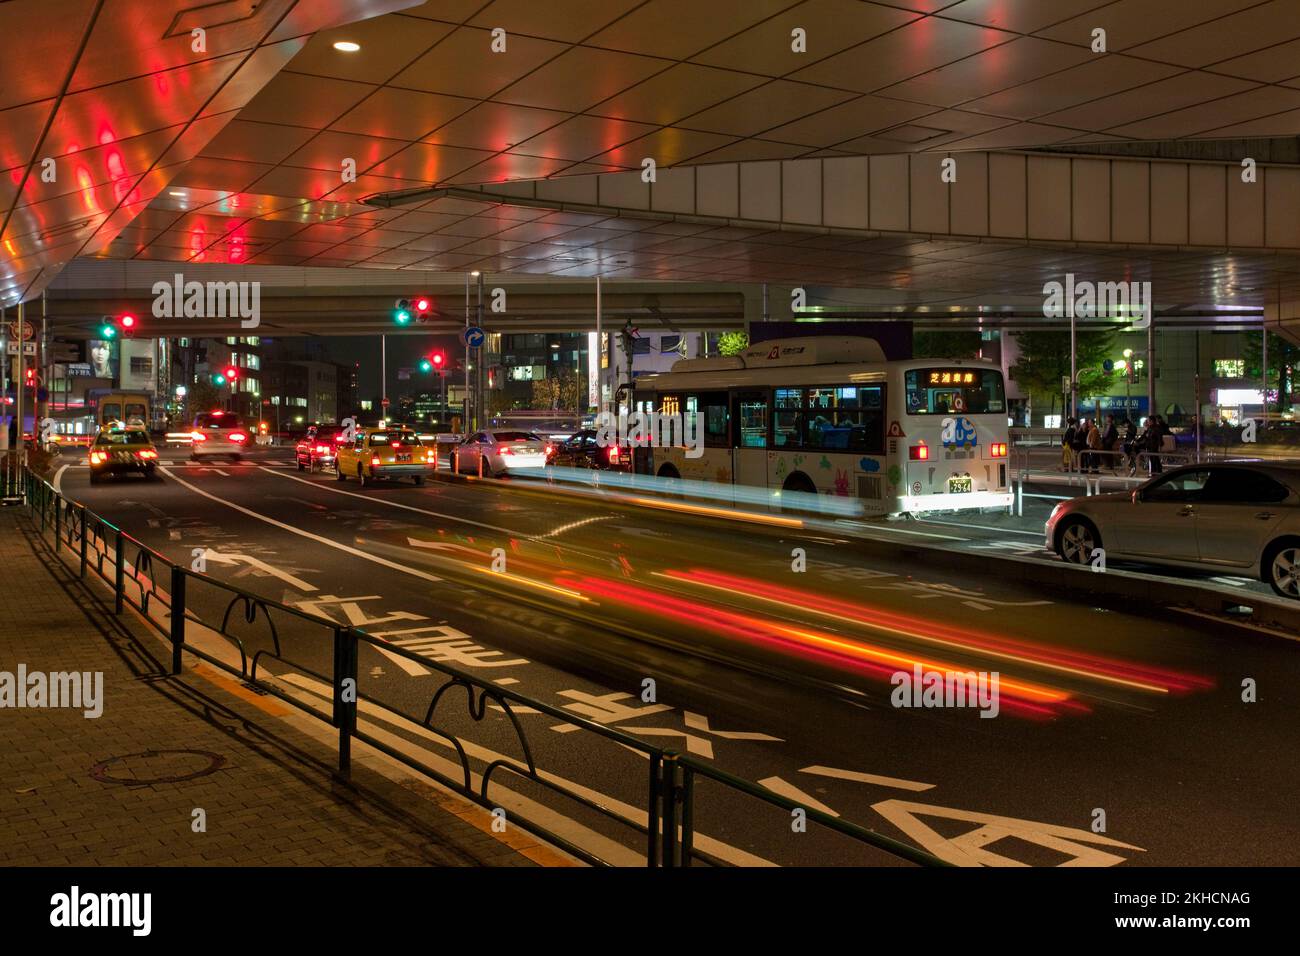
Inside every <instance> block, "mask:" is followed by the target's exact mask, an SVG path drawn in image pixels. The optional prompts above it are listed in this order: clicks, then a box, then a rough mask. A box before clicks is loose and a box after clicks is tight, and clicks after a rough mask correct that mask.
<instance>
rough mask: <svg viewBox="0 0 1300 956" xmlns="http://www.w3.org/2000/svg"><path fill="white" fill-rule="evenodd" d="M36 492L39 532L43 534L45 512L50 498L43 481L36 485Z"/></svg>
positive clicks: (48, 506) (47, 509) (48, 508)
mask: <svg viewBox="0 0 1300 956" xmlns="http://www.w3.org/2000/svg"><path fill="white" fill-rule="evenodd" d="M36 492H37V496H38V499H39V501H40V509H41V534H45V521H46V517H47V516H46V512H47V511H49V510H50V499H49V497H48V496H47V494H46V491H45V483H44V482H42V483H41V484H39V485H37V486H36Z"/></svg>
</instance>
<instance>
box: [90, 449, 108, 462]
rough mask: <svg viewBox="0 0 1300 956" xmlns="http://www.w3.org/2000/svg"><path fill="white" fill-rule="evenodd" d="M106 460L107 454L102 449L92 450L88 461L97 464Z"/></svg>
mask: <svg viewBox="0 0 1300 956" xmlns="http://www.w3.org/2000/svg"><path fill="white" fill-rule="evenodd" d="M107 460H108V455H106V454H104V453H103V452H102V451H92V452H91V453H90V463H91V464H92V465H98V464H100V463H101V462H104V461H107Z"/></svg>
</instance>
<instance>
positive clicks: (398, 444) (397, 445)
mask: <svg viewBox="0 0 1300 956" xmlns="http://www.w3.org/2000/svg"><path fill="white" fill-rule="evenodd" d="M388 444H390V445H392V446H393V447H394V448H401V447H402V443H401V442H400V441H390V442H389V443H388Z"/></svg>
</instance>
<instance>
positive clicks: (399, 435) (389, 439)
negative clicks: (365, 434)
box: [370, 432, 420, 445]
mask: <svg viewBox="0 0 1300 956" xmlns="http://www.w3.org/2000/svg"><path fill="white" fill-rule="evenodd" d="M393 442H400V443H401V444H403V445H418V444H420V436H419V435H417V434H416V433H415V432H371V433H370V444H372V445H389V444H392V443H393Z"/></svg>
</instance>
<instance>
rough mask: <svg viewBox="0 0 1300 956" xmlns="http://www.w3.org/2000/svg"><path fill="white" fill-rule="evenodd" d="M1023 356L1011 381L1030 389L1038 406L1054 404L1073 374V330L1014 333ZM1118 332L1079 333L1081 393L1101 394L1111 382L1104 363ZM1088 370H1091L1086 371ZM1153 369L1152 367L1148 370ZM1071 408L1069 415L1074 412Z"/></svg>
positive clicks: (1017, 361) (1012, 374)
mask: <svg viewBox="0 0 1300 956" xmlns="http://www.w3.org/2000/svg"><path fill="white" fill-rule="evenodd" d="M1011 335H1012V336H1013V337H1014V338H1015V340H1016V345H1017V346H1018V347H1019V349H1020V355H1019V357H1017V359H1016V361H1015V364H1013V365H1012V366H1011V368H1010V370H1009V371H1010V372H1011V378H1012V380H1013V381H1014V382H1015V383H1016V384H1017V385H1019V386H1020V389H1021V391H1024V392H1027V393H1028V394H1029V395H1030V398H1031V400H1032V401H1033V402H1034V404H1035V405H1037V404H1038V403H1039V402H1040V401H1042V402H1043V403H1044V404H1047V405H1049V407H1053V408H1054V407H1055V399H1056V398H1057V397H1058V396H1060V395H1061V383H1062V379H1068V378H1069V377H1070V333H1069V332H1064V331H1061V332H1057V331H1046V330H1045V331H1041V332H1038V331H1025V332H1012V333H1011ZM1114 342H1115V333H1114V332H1113V331H1111V330H1109V329H1107V330H1103V331H1098V332H1080V333H1078V336H1077V341H1076V367H1077V368H1078V369H1079V396H1080V397H1081V398H1083V397H1086V396H1091V395H1100V394H1101V393H1103V392H1104V391H1105V390H1106V387H1107V386H1108V385H1109V384H1110V381H1111V378H1110V376H1109V375H1108V374H1107V373H1106V372H1102V371H1099V368H1100V366H1101V363H1102V362H1104V361H1105V360H1106V359H1108V358H1111V357H1112V356H1111V352H1112V351H1113V350H1114ZM1085 369H1087V370H1088V371H1084V370H1085ZM1148 371H1150V370H1148ZM1073 413H1074V410H1073V409H1072V410H1070V412H1069V414H1073Z"/></svg>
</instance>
